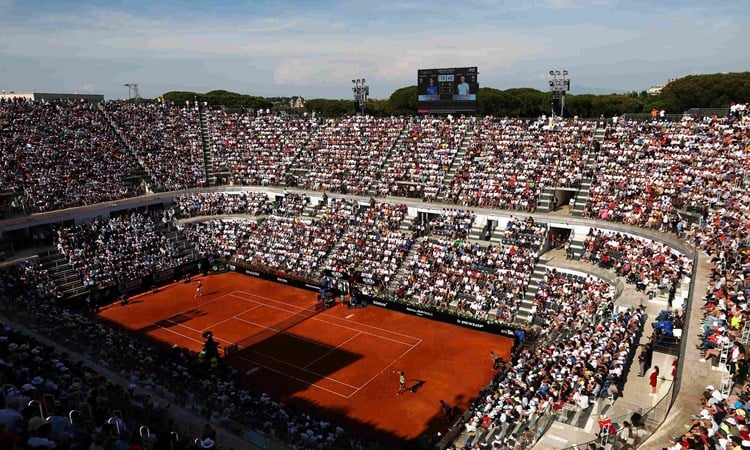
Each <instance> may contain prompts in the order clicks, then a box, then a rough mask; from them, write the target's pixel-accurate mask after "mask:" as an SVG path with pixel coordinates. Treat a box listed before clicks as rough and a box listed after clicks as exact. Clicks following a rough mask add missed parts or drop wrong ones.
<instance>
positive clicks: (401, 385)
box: [393, 370, 408, 395]
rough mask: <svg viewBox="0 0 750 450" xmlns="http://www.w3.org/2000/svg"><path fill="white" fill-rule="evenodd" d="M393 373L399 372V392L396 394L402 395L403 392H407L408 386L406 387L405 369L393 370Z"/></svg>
mask: <svg viewBox="0 0 750 450" xmlns="http://www.w3.org/2000/svg"><path fill="white" fill-rule="evenodd" d="M393 373H397V374H398V392H396V395H401V393H403V392H406V391H407V390H408V388H407V387H406V374H405V373H404V371H403V370H402V371H399V372H397V371H395V370H394V371H393Z"/></svg>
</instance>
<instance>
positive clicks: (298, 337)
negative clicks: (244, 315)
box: [234, 317, 328, 347]
mask: <svg viewBox="0 0 750 450" xmlns="http://www.w3.org/2000/svg"><path fill="white" fill-rule="evenodd" d="M234 319H236V320H239V321H240V322H245V323H249V324H250V325H255V326H256V327H260V328H265V329H266V330H271V331H275V332H277V333H279V334H286V335H289V336H292V337H293V338H295V339H299V340H300V341H306V342H309V343H311V344H315V345H317V346H318V347H328V346H327V345H325V344H321V343H320V342H316V341H313V340H312V339H307V338H306V337H304V336H297V335H296V334H291V333H287V332H286V331H281V330H278V329H276V328H274V327H267V326H265V325H261V324H259V323H255V322H253V321H252V320H247V319H240V318H239V317H234ZM248 337H253V336H248Z"/></svg>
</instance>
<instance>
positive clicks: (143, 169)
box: [96, 103, 154, 193]
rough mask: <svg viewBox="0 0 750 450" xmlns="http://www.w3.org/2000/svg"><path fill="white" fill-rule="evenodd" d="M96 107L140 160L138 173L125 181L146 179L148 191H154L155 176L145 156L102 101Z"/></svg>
mask: <svg viewBox="0 0 750 450" xmlns="http://www.w3.org/2000/svg"><path fill="white" fill-rule="evenodd" d="M96 107H97V108H98V109H99V111H100V112H101V113H102V115H103V116H104V118H105V119H106V120H107V123H108V124H109V126H110V128H112V130H113V131H114V132H115V135H116V136H117V140H118V141H120V143H121V144H122V145H123V147H125V148H126V149H128V151H129V152H130V154H131V155H133V157H134V158H135V160H136V161H138V165H139V167H140V170H138V171H137V172H136V173H133V174H132V175H130V176H128V177H127V178H126V179H125V181H134V182H135V181H139V180H144V181H145V183H146V193H152V192H153V191H152V190H151V186H154V181H153V178H151V173H150V172H149V170H148V165H147V164H146V163H144V161H143V158H141V157H140V155H138V153H137V152H136V151H135V149H134V148H133V146H132V145H131V144H130V141H129V140H128V138H127V137H126V136H125V134H124V133H123V132H122V129H121V128H120V126H119V125H117V122H115V120H114V119H113V118H112V116H110V115H109V113H108V112H107V110H106V109H104V106H102V104H101V103H99V104H97V105H96Z"/></svg>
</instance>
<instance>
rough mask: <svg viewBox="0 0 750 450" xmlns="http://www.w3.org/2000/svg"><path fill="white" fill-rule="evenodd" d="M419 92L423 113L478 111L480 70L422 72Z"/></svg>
mask: <svg viewBox="0 0 750 450" xmlns="http://www.w3.org/2000/svg"><path fill="white" fill-rule="evenodd" d="M417 89H418V95H419V98H418V102H417V109H418V112H419V113H420V114H432V113H444V114H447V113H454V112H471V113H476V112H477V91H479V83H478V82H477V68H476V67H454V68H450V69H420V70H418V71H417Z"/></svg>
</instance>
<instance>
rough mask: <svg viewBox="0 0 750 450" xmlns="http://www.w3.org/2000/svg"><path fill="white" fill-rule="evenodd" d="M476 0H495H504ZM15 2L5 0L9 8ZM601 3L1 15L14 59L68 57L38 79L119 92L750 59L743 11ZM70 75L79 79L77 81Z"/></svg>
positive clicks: (638, 69)
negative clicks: (448, 19)
mask: <svg viewBox="0 0 750 450" xmlns="http://www.w3.org/2000/svg"><path fill="white" fill-rule="evenodd" d="M471 1H473V2H486V3H487V4H488V7H489V5H491V4H492V3H493V2H492V1H491V0H471ZM544 1H547V2H552V6H553V7H555V8H571V7H576V6H578V5H587V6H590V5H596V4H601V3H602V2H607V1H610V0H537V2H536V3H535V8H534V9H538V8H539V7H540V5H541V3H540V2H544ZM611 1H614V0H611ZM9 2H10V0H0V11H1V10H2V6H3V5H8V4H11V3H12V2H10V3H9ZM514 5H515V4H510V5H509V7H512V6H514ZM524 5H525V3H524ZM414 7H415V5H412V4H408V5H406V6H404V8H406V9H407V10H408V9H409V8H412V9H413V8H414ZM501 7H502V6H498V8H501ZM591 9H592V8H586V9H584V10H582V11H581V12H580V13H579V12H578V11H576V12H575V14H576V15H578V14H580V15H581V17H582V19H581V20H580V22H579V23H572V24H566V25H558V26H551V25H536V26H532V25H529V24H528V23H527V22H523V21H521V22H519V23H517V24H511V25H503V26H499V25H494V24H491V23H488V22H490V21H489V20H487V21H485V22H483V23H481V24H478V23H465V24H458V23H456V24H453V25H449V26H446V25H444V24H442V25H440V24H431V22H430V21H429V20H425V23H424V24H419V25H418V26H415V24H416V21H417V20H418V19H414V20H407V19H404V21H403V23H404V25H403V26H402V27H400V28H399V27H396V26H393V25H392V24H390V25H382V24H378V23H377V22H373V23H372V24H371V25H370V26H368V27H362V28H360V27H358V25H356V24H355V25H351V26H349V25H346V24H345V23H344V22H342V21H341V18H340V17H337V16H336V14H331V17H332V18H331V19H329V18H327V17H319V16H310V17H307V16H295V15H288V16H278V17H256V18H254V19H252V20H245V19H244V18H242V17H237V18H229V19H224V20H219V19H215V18H193V19H191V20H185V19H174V18H169V17H158V16H148V17H140V16H134V15H131V14H126V13H122V12H117V11H109V10H104V9H88V10H86V11H84V12H80V11H79V12H72V13H70V14H55V15H52V14H47V15H44V14H40V15H39V16H37V17H35V18H29V20H26V21H14V22H10V21H7V23H3V18H2V17H0V27H1V28H2V29H3V33H2V34H1V35H0V55H3V57H4V58H5V61H9V60H19V59H24V60H25V61H38V62H40V61H49V60H53V59H55V58H64V59H65V60H66V61H68V64H66V66H65V67H66V68H65V71H63V70H59V71H55V70H46V71H45V72H44V73H40V74H37V75H36V77H37V78H34V79H35V80H37V79H45V77H46V79H47V80H48V83H49V84H54V83H57V84H58V85H59V84H61V79H63V78H65V79H66V80H68V81H67V82H66V83H67V84H66V86H72V88H77V87H78V86H81V84H82V83H85V84H90V85H91V86H92V87H93V86H96V88H98V89H107V86H112V87H111V88H110V89H119V90H118V91H117V92H120V91H121V90H122V89H121V82H120V81H122V79H127V81H131V80H136V81H138V82H140V83H142V84H143V85H159V86H164V85H167V86H169V85H173V86H186V85H189V86H201V85H205V86H207V88H222V87H224V86H221V85H218V84H217V83H221V82H226V81H227V80H230V81H231V82H233V83H235V84H234V86H240V89H242V88H243V87H244V89H249V88H250V87H252V88H253V89H259V90H273V91H274V92H280V93H283V92H284V90H285V89H291V87H294V88H295V89H296V88H300V87H305V86H308V87H310V89H309V90H308V91H305V92H300V93H301V94H304V95H305V96H311V95H310V92H325V89H328V88H331V87H332V86H333V87H337V88H336V89H337V90H336V89H331V91H335V92H346V89H343V86H344V85H346V86H348V85H349V84H350V80H351V79H352V77H362V76H364V77H365V78H367V80H368V83H369V84H371V85H372V86H373V87H374V88H375V87H376V86H403V85H404V84H412V83H414V81H415V78H416V71H417V69H419V68H425V67H441V66H442V67H449V66H475V65H476V66H478V67H479V70H480V82H481V83H482V85H490V86H498V87H511V86H535V87H539V88H545V86H546V77H545V75H544V74H546V73H547V71H548V70H549V69H550V68H553V67H561V68H567V69H568V70H570V71H571V74H575V76H576V78H575V79H574V80H575V81H574V82H576V83H583V82H585V83H586V85H588V86H601V87H608V86H612V87H614V86H615V83H622V82H623V77H620V78H617V77H615V76H614V75H618V76H619V75H620V74H623V73H627V74H629V78H626V79H625V81H628V82H631V83H633V84H638V83H644V81H643V80H652V79H654V78H657V80H658V79H660V78H666V76H675V75H679V73H677V74H675V73H674V71H675V70H682V69H681V68H683V67H686V68H690V69H691V70H693V69H694V68H696V67H703V69H701V70H702V71H703V72H712V71H715V70H714V69H713V68H715V67H722V68H723V69H722V70H726V67H727V66H728V67H730V68H731V67H732V64H735V65H736V64H737V63H736V61H743V60H747V58H748V50H747V47H746V46H745V45H744V43H743V40H742V36H743V33H744V31H743V30H744V29H745V26H744V25H745V24H744V23H742V22H741V20H742V18H737V17H719V16H707V17H704V18H702V19H700V20H699V21H698V22H696V20H695V19H694V18H692V17H685V18H680V17H679V16H677V15H675V14H671V15H670V16H663V17H660V16H658V15H650V16H644V19H643V20H642V21H641V22H640V23H637V24H631V25H626V24H622V25H620V26H618V27H614V26H605V25H597V24H594V23H591V22H585V21H584V19H583V17H588V16H586V14H589V11H590V10H591ZM417 10H418V8H417ZM488 10H489V9H488ZM400 11H403V10H399V12H400ZM584 11H585V12H584ZM408 14H410V13H409V12H408V11H404V12H403V15H408ZM539 14H541V12H540V13H539ZM549 14H555V13H549ZM420 18H422V17H421V16H420ZM409 24H411V25H409ZM696 29H700V30H703V31H704V32H702V33H696V32H695V30H696ZM706 34H710V38H706ZM37 64H39V63H37ZM3 66H4V67H0V75H2V77H3V83H8V84H11V85H12V84H19V85H20V84H23V83H27V82H28V81H27V79H26V77H25V76H24V74H23V73H22V71H21V69H20V68H19V67H20V66H17V67H15V68H14V67H13V66H9V65H8V64H3ZM185 68H187V70H186V69H185ZM191 68H194V69H191ZM740 69H742V67H736V69H735V70H740ZM666 72H669V73H666ZM113 74H114V75H116V78H117V80H115V79H113ZM223 74H227V75H223ZM654 74H656V75H654ZM659 74H661V75H659ZM71 77H73V78H74V79H75V81H69V78H71ZM11 87H12V86H11ZM53 87H54V86H49V87H48V88H49V89H52V88H53ZM630 88H631V86H625V87H624V88H623V89H630ZM159 93H160V92H158V93H156V94H159ZM383 94H386V93H383ZM313 95H314V94H313Z"/></svg>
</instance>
